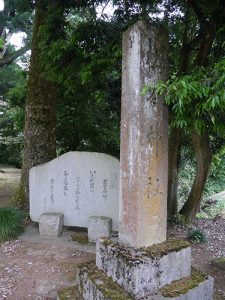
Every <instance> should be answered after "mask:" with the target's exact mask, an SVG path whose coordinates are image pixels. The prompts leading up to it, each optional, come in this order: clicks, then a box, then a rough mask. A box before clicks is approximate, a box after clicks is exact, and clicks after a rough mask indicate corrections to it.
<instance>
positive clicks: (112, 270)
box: [96, 239, 191, 298]
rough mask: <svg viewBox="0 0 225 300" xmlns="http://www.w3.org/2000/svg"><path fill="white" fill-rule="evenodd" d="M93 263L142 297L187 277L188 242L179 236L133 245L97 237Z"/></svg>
mask: <svg viewBox="0 0 225 300" xmlns="http://www.w3.org/2000/svg"><path fill="white" fill-rule="evenodd" d="M96 265H97V267H98V268H99V269H101V270H103V271H104V272H105V273H106V275H107V276H109V277H111V278H112V279H113V281H114V282H116V283H117V284H118V285H120V286H121V287H123V288H124V289H125V290H126V291H127V292H128V293H131V294H132V295H135V296H136V297H138V298H141V297H144V296H145V295H146V294H154V293H156V292H157V291H158V290H159V289H160V288H162V287H163V286H165V285H167V284H170V283H171V282H173V281H175V280H179V279H181V278H183V277H188V276H189V275H190V273H191V248H190V244H189V243H188V242H186V241H178V240H169V241H167V242H164V243H161V244H157V245H153V246H151V247H148V248H139V249H135V248H131V247H127V246H125V245H122V244H120V243H116V242H113V241H112V240H109V239H100V240H99V241H98V242H97V246H96Z"/></svg>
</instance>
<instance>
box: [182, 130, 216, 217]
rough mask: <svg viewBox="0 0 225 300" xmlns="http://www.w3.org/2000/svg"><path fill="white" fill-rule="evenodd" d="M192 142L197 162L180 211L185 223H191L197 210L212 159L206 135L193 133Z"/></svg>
mask: <svg viewBox="0 0 225 300" xmlns="http://www.w3.org/2000/svg"><path fill="white" fill-rule="evenodd" d="M192 142H193V146H194V149H195V155H196V160H197V171H196V176H195V179H194V183H193V186H192V189H191V192H190V194H189V197H188V200H187V201H186V203H185V204H184V206H183V207H182V209H181V211H180V213H181V214H182V215H184V217H185V220H186V221H187V222H191V221H192V219H193V218H194V217H195V215H196V213H197V211H198V209H199V206H200V202H201V198H202V194H203V191H204V187H205V184H206V181H207V177H208V173H209V169H210V164H211V157H212V154H211V149H210V146H209V141H208V137H207V134H206V133H205V134H198V133H197V132H196V131H194V132H193V133H192Z"/></svg>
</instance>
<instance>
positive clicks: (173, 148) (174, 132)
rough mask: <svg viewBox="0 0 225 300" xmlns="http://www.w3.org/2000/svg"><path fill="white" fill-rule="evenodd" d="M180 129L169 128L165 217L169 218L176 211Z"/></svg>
mask: <svg viewBox="0 0 225 300" xmlns="http://www.w3.org/2000/svg"><path fill="white" fill-rule="evenodd" d="M180 147H181V128H177V127H174V128H171V132H170V135H169V162H168V163H169V164H168V196H167V197H168V198H167V216H168V218H170V217H171V216H172V215H175V214H176V213H177V211H178V198H177V188H178V171H179V162H180Z"/></svg>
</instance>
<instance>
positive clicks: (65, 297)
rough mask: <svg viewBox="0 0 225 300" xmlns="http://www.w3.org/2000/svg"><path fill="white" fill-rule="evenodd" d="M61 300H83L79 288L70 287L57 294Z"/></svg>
mask: <svg viewBox="0 0 225 300" xmlns="http://www.w3.org/2000/svg"><path fill="white" fill-rule="evenodd" d="M57 294H58V295H57V296H58V299H59V300H81V299H82V298H81V295H80V293H79V290H78V287H74V286H70V287H66V288H63V289H61V290H59V291H58V292H57Z"/></svg>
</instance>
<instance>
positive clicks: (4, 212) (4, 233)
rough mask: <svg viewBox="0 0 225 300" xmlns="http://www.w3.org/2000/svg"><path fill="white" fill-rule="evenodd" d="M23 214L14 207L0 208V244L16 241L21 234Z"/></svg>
mask: <svg viewBox="0 0 225 300" xmlns="http://www.w3.org/2000/svg"><path fill="white" fill-rule="evenodd" d="M24 218H25V214H24V213H23V212H22V211H20V210H19V209H17V208H14V207H2V208H0V242H2V241H8V240H12V239H16V238H17V237H18V235H19V234H21V233H22V232H23V221H24Z"/></svg>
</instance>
